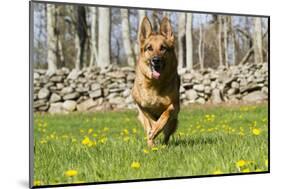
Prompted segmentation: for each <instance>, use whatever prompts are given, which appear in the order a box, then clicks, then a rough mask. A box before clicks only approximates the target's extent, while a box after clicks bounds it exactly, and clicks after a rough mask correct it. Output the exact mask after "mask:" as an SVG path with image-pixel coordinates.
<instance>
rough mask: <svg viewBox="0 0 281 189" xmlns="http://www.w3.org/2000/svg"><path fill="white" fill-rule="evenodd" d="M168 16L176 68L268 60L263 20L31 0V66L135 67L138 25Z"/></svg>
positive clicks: (156, 24)
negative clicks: (32, 16)
mask: <svg viewBox="0 0 281 189" xmlns="http://www.w3.org/2000/svg"><path fill="white" fill-rule="evenodd" d="M144 16H147V17H148V18H149V19H150V21H151V24H152V26H153V29H154V30H155V31H158V29H159V23H160V21H161V20H162V18H163V17H164V16H167V17H168V18H169V19H170V21H171V23H172V26H173V32H174V34H175V36H176V53H177V57H178V63H179V69H181V68H185V69H188V70H191V69H204V68H209V67H210V68H214V69H216V68H218V67H220V66H224V67H226V68H228V67H229V66H231V65H238V64H245V63H246V62H253V63H261V62H267V60H268V18H266V17H251V16H231V15H222V14H205V13H204V14H203V13H202V14H199V13H187V12H175V11H158V10H142V9H135V8H134V9H133V8H132V9H124V8H118V7H116V8H114V7H112V8H108V7H94V6H80V5H67V4H65V5H63V4H45V3H34V33H33V35H34V36H33V37H34V38H33V39H34V54H33V64H34V65H33V67H34V68H44V69H48V72H49V73H53V72H55V71H56V70H57V69H59V68H62V67H67V68H70V69H77V70H80V69H82V68H85V67H90V66H97V67H101V68H104V67H106V66H108V65H119V66H125V65H129V66H134V65H135V63H136V60H137V55H138V51H139V47H138V40H137V36H138V28H139V25H140V24H139V23H140V21H141V20H142V18H143V17H144Z"/></svg>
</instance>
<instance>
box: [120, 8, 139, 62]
mask: <svg viewBox="0 0 281 189" xmlns="http://www.w3.org/2000/svg"><path fill="white" fill-rule="evenodd" d="M120 11H121V23H122V37H123V45H124V50H125V54H126V56H127V63H128V65H129V66H134V65H135V55H134V52H133V48H132V44H131V40H130V24H129V13H128V9H120Z"/></svg>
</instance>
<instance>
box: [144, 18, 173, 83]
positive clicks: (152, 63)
mask: <svg viewBox="0 0 281 189" xmlns="http://www.w3.org/2000/svg"><path fill="white" fill-rule="evenodd" d="M139 44H140V53H141V57H142V58H143V60H144V61H142V62H141V63H144V64H145V65H146V66H147V67H149V69H150V71H151V76H152V78H154V79H159V78H160V77H161V73H162V72H164V71H165V70H166V69H169V67H170V66H171V65H168V64H172V63H173V61H172V62H171V61H170V60H169V59H171V57H173V55H174V34H173V31H172V26H171V23H170V21H169V19H168V18H167V17H164V18H163V20H162V22H161V24H160V30H159V32H158V33H156V32H153V31H152V27H151V24H150V22H149V20H148V18H147V17H144V18H143V20H142V22H141V26H140V31H139Z"/></svg>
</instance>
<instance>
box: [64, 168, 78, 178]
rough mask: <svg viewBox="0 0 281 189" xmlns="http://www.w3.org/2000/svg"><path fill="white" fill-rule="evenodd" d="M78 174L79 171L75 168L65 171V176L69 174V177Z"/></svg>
mask: <svg viewBox="0 0 281 189" xmlns="http://www.w3.org/2000/svg"><path fill="white" fill-rule="evenodd" d="M77 174H78V172H77V171H76V170H73V169H71V170H68V171H66V172H65V176H67V177H74V176H76V175H77Z"/></svg>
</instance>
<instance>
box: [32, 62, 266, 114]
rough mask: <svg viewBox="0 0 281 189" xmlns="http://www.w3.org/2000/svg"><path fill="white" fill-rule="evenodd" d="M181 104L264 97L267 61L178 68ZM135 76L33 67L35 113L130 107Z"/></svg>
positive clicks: (110, 70)
mask: <svg viewBox="0 0 281 189" xmlns="http://www.w3.org/2000/svg"><path fill="white" fill-rule="evenodd" d="M179 74H180V76H181V87H180V99H181V103H182V105H184V106H185V105H188V104H190V103H200V104H205V103H225V102H226V103H243V102H246V103H248V102H250V103H253V102H254V103H255V102H261V101H266V100H267V99H268V64H267V63H261V64H245V65H240V66H233V67H230V68H229V69H226V68H223V67H221V68H218V69H217V70H212V69H206V70H204V71H191V72H190V71H187V70H185V69H182V70H179ZM134 78H135V73H134V69H133V68H130V67H123V68H118V67H114V66H111V67H108V68H106V69H104V70H100V69H99V68H86V69H83V70H81V71H76V70H72V71H70V70H69V69H67V68H62V69H60V70H58V71H57V72H56V73H55V74H52V75H50V74H49V75H48V74H47V73H46V71H45V70H34V75H33V82H34V85H33V90H34V95H33V100H34V103H33V108H34V111H35V112H51V113H61V112H72V111H80V112H85V111H99V110H110V109H123V108H130V109H131V108H135V105H134V102H133V100H132V97H131V95H130V92H131V88H132V86H133V82H134Z"/></svg>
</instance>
